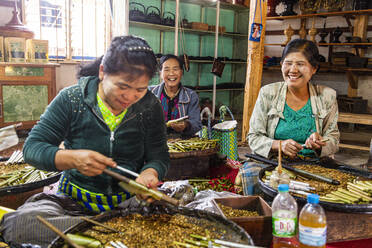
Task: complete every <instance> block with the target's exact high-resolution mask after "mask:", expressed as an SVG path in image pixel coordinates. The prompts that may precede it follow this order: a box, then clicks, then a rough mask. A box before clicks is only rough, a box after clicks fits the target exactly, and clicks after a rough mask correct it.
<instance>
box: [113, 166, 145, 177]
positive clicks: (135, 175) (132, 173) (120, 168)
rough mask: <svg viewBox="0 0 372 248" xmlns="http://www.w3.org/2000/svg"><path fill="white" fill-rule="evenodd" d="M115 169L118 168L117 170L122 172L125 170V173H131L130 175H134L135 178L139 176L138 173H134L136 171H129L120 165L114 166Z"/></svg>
mask: <svg viewBox="0 0 372 248" xmlns="http://www.w3.org/2000/svg"><path fill="white" fill-rule="evenodd" d="M116 169H118V170H121V171H122V172H125V173H127V174H129V175H132V176H134V177H135V178H137V177H139V174H138V173H136V172H134V171H131V170H128V169H125V168H124V167H121V166H119V165H118V166H116Z"/></svg>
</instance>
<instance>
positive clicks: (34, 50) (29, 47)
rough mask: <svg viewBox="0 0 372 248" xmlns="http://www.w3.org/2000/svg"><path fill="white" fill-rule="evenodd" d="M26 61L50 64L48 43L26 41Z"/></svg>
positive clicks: (43, 41)
mask: <svg viewBox="0 0 372 248" xmlns="http://www.w3.org/2000/svg"><path fill="white" fill-rule="evenodd" d="M26 51H27V52H26V61H27V62H34V63H48V41H47V40H35V39H28V40H27V41H26Z"/></svg>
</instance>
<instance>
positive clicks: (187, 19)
mask: <svg viewBox="0 0 372 248" xmlns="http://www.w3.org/2000/svg"><path fill="white" fill-rule="evenodd" d="M177 3H179V4H177ZM138 4H140V5H138ZM141 5H142V6H143V7H141ZM177 8H178V9H177ZM136 9H137V10H140V11H142V12H144V13H145V15H146V14H147V15H149V14H150V16H152V17H154V16H155V17H154V20H155V21H151V20H152V19H151V18H150V19H151V20H150V22H153V23H148V21H149V19H147V20H146V21H145V20H144V21H138V19H136V18H134V19H133V18H131V17H129V34H133V35H138V36H141V37H143V38H145V39H146V40H147V41H148V42H149V44H150V46H151V47H152V48H153V49H154V52H155V54H157V56H158V57H160V56H161V55H164V54H176V55H181V54H184V53H185V54H187V55H188V56H189V57H191V58H190V71H189V72H186V71H184V75H183V78H182V81H181V82H182V83H183V85H185V86H191V87H194V88H198V87H199V86H202V87H206V86H211V88H213V87H212V85H213V83H214V81H215V82H216V85H217V86H218V85H219V84H221V83H241V84H242V85H244V82H245V74H246V59H247V58H246V54H247V45H248V42H247V38H248V35H247V32H248V16H249V9H248V8H247V7H246V6H244V5H238V4H230V3H226V2H222V1H207V0H204V1H195V0H177V1H176V0H165V1H164V0H163V1H161V0H151V1H146V0H131V1H130V11H131V10H136ZM130 15H131V14H129V16H130ZM216 16H218V17H219V26H220V28H219V30H218V36H216V32H215V30H216V28H215V26H216V20H217V18H216ZM177 19H178V20H179V23H181V22H182V23H183V26H182V27H181V26H180V24H179V26H178V27H177V25H176V24H174V23H175V21H174V20H177ZM161 20H163V22H162V21H161ZM164 20H167V24H168V25H163V24H164V23H165V22H164ZM162 23H163V24H162ZM191 23H193V26H192V25H191ZM192 27H193V28H192ZM198 27H199V28H198ZM207 27H208V29H207ZM197 28H198V29H197ZM202 28H204V29H203V30H202ZM176 30H177V31H178V35H177V36H175V31H176ZM215 43H217V44H218V45H217V47H218V48H217V51H218V52H217V53H216V54H215ZM176 46H177V47H176ZM205 57H207V58H205ZM217 57H220V58H221V60H222V61H223V62H224V63H225V68H224V70H223V74H222V77H221V78H216V79H214V75H213V74H212V73H211V69H212V64H213V59H214V58H217ZM194 58H195V59H194ZM159 81H160V79H159V77H156V78H154V79H152V81H151V82H150V83H151V84H158V83H159ZM243 87H244V86H243ZM217 88H219V87H217ZM231 88H232V87H225V88H221V87H220V88H219V89H218V90H216V91H213V90H209V89H208V90H200V91H199V90H198V91H197V92H198V94H199V98H200V100H201V99H203V98H209V99H213V95H214V94H216V99H217V100H216V101H215V102H214V106H216V105H220V104H224V105H227V106H229V107H230V109H231V110H232V111H233V112H234V113H237V114H239V113H242V109H243V105H242V104H243V97H244V92H243V91H242V90H238V89H235V88H234V89H233V90H230V89H231ZM241 88H242V87H240V89H241Z"/></svg>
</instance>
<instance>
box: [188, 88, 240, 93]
mask: <svg viewBox="0 0 372 248" xmlns="http://www.w3.org/2000/svg"><path fill="white" fill-rule="evenodd" d="M241 90H244V88H230V89H229V88H226V89H218V88H217V89H216V91H241ZM194 91H196V92H212V91H213V90H212V89H210V90H209V89H208V90H194Z"/></svg>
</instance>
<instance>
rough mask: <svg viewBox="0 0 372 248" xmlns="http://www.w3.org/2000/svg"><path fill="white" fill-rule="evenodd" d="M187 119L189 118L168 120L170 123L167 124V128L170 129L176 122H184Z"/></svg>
mask: <svg viewBox="0 0 372 248" xmlns="http://www.w3.org/2000/svg"><path fill="white" fill-rule="evenodd" d="M188 118H189V116H188V115H186V116H184V117H181V118H178V119H175V120H170V121H168V122H167V127H170V126H171V125H172V124H173V123H177V122H180V121H183V120H186V119H188Z"/></svg>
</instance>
